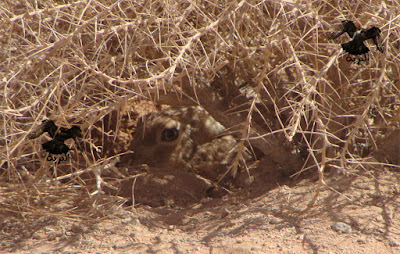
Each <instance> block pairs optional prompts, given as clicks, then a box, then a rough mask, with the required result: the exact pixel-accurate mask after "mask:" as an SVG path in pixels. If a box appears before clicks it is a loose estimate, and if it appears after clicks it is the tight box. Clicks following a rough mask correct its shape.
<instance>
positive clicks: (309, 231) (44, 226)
mask: <svg viewBox="0 0 400 254" xmlns="http://www.w3.org/2000/svg"><path fill="white" fill-rule="evenodd" d="M148 175H152V176H153V177H152V179H157V177H156V176H157V171H150V172H149V173H148ZM165 175H166V176H167V177H164V179H166V180H165V182H164V184H163V187H162V188H157V187H156V186H150V187H151V188H147V193H146V194H145V195H141V193H142V192H143V191H142V189H141V188H140V187H139V186H140V184H139V182H141V181H140V178H138V181H137V184H139V185H137V186H136V187H138V189H135V190H136V191H135V196H136V201H137V202H138V200H139V201H141V202H143V203H146V200H147V202H148V203H149V204H150V205H145V204H138V205H136V206H135V208H134V209H133V208H132V206H127V205H123V206H121V207H119V208H118V209H115V210H114V211H113V212H112V213H111V214H109V215H108V216H106V217H104V218H102V219H96V220H90V219H79V218H76V219H71V218H69V219H66V218H60V217H56V216H52V215H51V214H49V215H43V216H37V217H36V219H35V220H30V221H29V223H28V222H27V221H25V222H24V221H23V220H16V219H13V218H12V217H9V218H2V222H1V228H2V233H1V251H2V252H18V253H48V252H59V253H400V247H399V246H400V220H399V213H398V211H399V208H400V206H399V201H400V198H399V184H398V183H399V174H398V173H394V172H390V171H387V170H376V171H375V173H374V174H373V175H372V173H371V172H366V171H361V172H357V173H354V174H350V175H348V176H343V175H336V176H329V177H328V180H327V186H324V187H322V189H321V193H320V195H319V197H318V199H317V202H316V204H315V206H314V207H313V208H312V209H310V210H309V211H308V212H306V213H302V211H304V209H305V208H306V207H307V205H308V204H309V202H311V200H312V198H313V197H314V195H315V189H316V182H315V181H314V180H311V179H310V177H305V178H304V179H293V180H290V181H286V182H281V183H278V182H275V187H273V188H271V186H268V185H263V184H262V182H263V181H266V179H262V177H259V180H258V181H257V180H256V181H254V183H253V184H251V185H250V186H248V187H246V188H242V189H238V190H236V191H235V192H233V193H231V194H228V195H225V196H223V197H221V198H210V197H205V196H203V197H200V198H199V197H196V196H195V195H193V194H190V195H189V196H191V197H192V198H191V199H189V198H188V197H187V195H188V194H187V193H190V192H192V193H196V191H194V190H196V188H194V187H195V186H196V184H195V183H194V182H190V181H189V182H190V184H187V182H188V181H178V180H176V178H178V177H179V176H180V177H181V178H182V177H183V179H184V177H185V176H184V175H183V176H182V175H180V174H176V175H173V173H171V172H170V173H168V172H167V173H165ZM168 176H170V177H168ZM172 176H173V177H172ZM186 177H188V176H186ZM143 179H146V177H144V178H143ZM168 179H169V180H168ZM142 182H146V181H145V180H143V181H142ZM142 184H143V183H142ZM149 184H150V183H149ZM143 185H144V186H145V184H143ZM147 187H149V185H148V186H147ZM163 194H164V195H163ZM197 194H198V193H197ZM151 197H153V199H151ZM151 200H152V201H153V203H152V202H151ZM338 222H342V223H344V224H339V230H338V229H336V228H335V225H336V224H335V223H338ZM340 226H341V227H340ZM334 229H335V230H334Z"/></svg>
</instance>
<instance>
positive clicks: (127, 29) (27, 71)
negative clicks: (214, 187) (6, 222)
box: [0, 0, 400, 217]
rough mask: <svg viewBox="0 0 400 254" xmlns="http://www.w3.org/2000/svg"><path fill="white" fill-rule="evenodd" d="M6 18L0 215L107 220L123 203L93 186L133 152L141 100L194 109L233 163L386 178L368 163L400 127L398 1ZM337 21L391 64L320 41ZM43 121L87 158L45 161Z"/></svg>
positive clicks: (141, 4)
mask: <svg viewBox="0 0 400 254" xmlns="http://www.w3.org/2000/svg"><path fill="white" fill-rule="evenodd" d="M0 14H1V16H0V24H1V25H0V32H1V37H0V43H1V47H0V59H1V61H0V66H1V68H0V78H1V79H0V82H1V83H0V86H1V91H2V92H1V95H0V96H1V100H0V102H1V105H0V106H1V112H0V113H1V119H2V127H3V128H1V129H2V130H1V136H0V138H1V139H0V145H1V146H0V172H1V174H2V191H1V202H0V210H1V211H2V212H4V213H6V212H13V213H16V214H24V215H26V214H28V215H33V216H36V215H42V214H43V213H44V212H46V213H47V212H51V213H54V214H58V213H57V211H62V212H60V216H65V217H75V216H78V217H79V216H88V217H97V216H103V215H104V214H105V213H106V211H108V210H110V207H112V206H113V205H110V204H111V203H112V204H115V200H113V201H110V200H109V199H111V197H99V196H98V195H94V194H96V190H97V188H96V185H95V182H96V181H94V180H95V177H96V176H97V177H98V176H100V174H103V173H104V171H105V167H107V164H108V163H109V162H110V161H111V160H112V159H113V158H114V157H112V156H115V155H117V154H118V153H121V152H125V150H124V148H125V147H126V143H127V142H128V140H129V136H127V137H122V138H121V137H120V135H122V132H121V130H122V129H123V130H127V129H129V128H128V127H127V126H124V125H123V123H124V119H125V120H126V118H129V117H131V116H132V117H133V115H132V114H131V110H132V109H133V110H135V105H137V104H138V103H139V102H141V101H146V100H148V101H155V102H157V103H162V104H168V105H194V104H200V105H202V106H203V107H204V108H206V109H207V110H208V111H209V112H210V114H212V115H213V116H214V118H216V119H217V120H218V121H220V122H221V123H223V124H224V125H225V126H226V127H229V128H230V130H231V131H232V132H234V133H235V135H236V136H237V138H238V140H240V142H239V145H238V150H240V149H243V147H244V146H245V145H249V144H250V145H251V146H252V147H253V148H254V149H257V150H258V151H259V152H261V153H262V154H264V155H265V156H269V158H270V159H271V160H274V161H275V162H277V163H278V164H280V165H283V166H284V167H287V168H291V169H292V170H295V171H296V172H304V171H305V170H313V171H317V172H319V178H320V181H319V184H320V185H321V184H323V175H324V174H323V173H324V170H326V169H327V168H336V169H340V170H342V171H343V172H351V170H353V169H355V168H359V167H366V165H368V166H369V167H368V168H369V170H371V166H370V165H371V163H375V165H380V164H385V165H388V163H389V165H390V162H391V161H390V158H387V157H385V156H383V160H381V161H375V162H374V161H372V162H371V160H368V158H370V157H371V155H372V154H373V152H374V151H376V150H378V149H377V148H378V146H379V140H381V139H382V138H384V137H385V136H386V135H387V134H388V133H391V131H392V130H394V129H396V128H398V126H399V124H398V122H399V119H400V114H399V106H400V98H399V97H400V92H399V89H400V81H399V76H400V70H399V62H400V61H399V60H400V59H399V50H400V29H399V28H400V27H399V14H400V8H399V6H398V4H397V2H396V1H387V2H386V3H385V2H381V1H369V2H360V1H355V2H354V1H350V2H349V3H343V2H340V6H339V5H338V3H337V2H335V1H334V2H332V1H301V2H295V1H282V2H276V1H201V2H186V1H130V0H120V1H114V0H113V1H106V0H105V1H95V0H93V1H75V2H72V1H62V0H47V1H40V3H39V2H28V1H10V0H5V1H3V3H2V6H0ZM343 19H351V20H354V21H355V22H356V23H359V24H361V25H362V26H368V25H376V26H378V27H380V29H381V30H382V34H383V38H384V47H385V50H384V54H381V53H380V52H378V51H377V50H376V49H375V47H374V46H372V45H371V44H370V48H371V52H370V54H369V58H370V60H369V62H366V63H363V64H361V65H356V64H351V63H348V62H346V60H345V58H346V54H345V53H344V52H342V51H341V50H340V46H339V44H338V43H335V42H331V41H327V40H326V39H325V34H326V33H327V32H328V31H330V30H331V29H332V27H333V24H334V23H339V22H340V20H343ZM343 40H345V39H343ZM244 91H247V95H248V96H247V97H246V96H245V95H244ZM47 118H50V119H52V120H54V121H55V122H57V123H58V124H59V125H62V126H68V127H70V126H72V125H74V124H79V125H80V126H81V127H82V129H83V130H84V133H85V137H86V139H85V142H86V144H87V153H80V152H77V151H75V153H73V156H72V158H73V159H72V161H70V162H69V163H65V164H63V165H58V166H54V165H52V164H51V163H49V162H46V161H45V158H46V155H45V154H44V152H43V151H42V150H41V148H40V144H41V143H40V142H39V141H37V140H34V141H32V140H28V139H27V135H28V133H29V132H30V131H32V129H33V128H34V126H36V125H37V124H38V123H39V122H40V121H41V120H43V119H47ZM383 146H384V144H383ZM388 159H389V160H388ZM239 160H240V158H237V159H236V160H235V161H236V162H237V161H239ZM366 161H368V163H366ZM392 161H393V160H392ZM373 166H374V165H373ZM373 166H372V168H373ZM391 166H393V167H396V168H398V167H397V166H395V165H391ZM233 167H235V164H234V165H233ZM55 172H58V173H57V176H59V175H63V174H71V173H72V172H75V173H74V174H71V175H69V176H70V177H64V178H63V181H61V182H57V181H53V180H51V179H53V174H54V173H55ZM103 179H106V178H104V177H103ZM105 181H106V180H105ZM106 182H107V181H106ZM316 189H318V188H316ZM60 198H63V201H62V202H61V201H60V200H59V199H60ZM104 199H106V200H104ZM77 200H80V201H79V202H78V201H77ZM60 202H61V203H60ZM109 202H110V203H109ZM117 203H118V202H117ZM88 204H89V205H88ZM107 204H108V205H107ZM103 206H104V207H103ZM83 207H86V208H85V209H84V208H83Z"/></svg>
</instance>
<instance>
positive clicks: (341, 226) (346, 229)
mask: <svg viewBox="0 0 400 254" xmlns="http://www.w3.org/2000/svg"><path fill="white" fill-rule="evenodd" d="M331 229H332V230H333V231H336V232H338V233H339V234H342V233H345V234H349V233H351V227H350V226H349V225H348V224H346V223H344V222H334V223H332V225H331Z"/></svg>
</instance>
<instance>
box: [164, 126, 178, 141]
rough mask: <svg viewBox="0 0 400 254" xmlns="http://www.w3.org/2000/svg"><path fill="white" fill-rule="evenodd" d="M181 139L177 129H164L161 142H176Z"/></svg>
mask: <svg viewBox="0 0 400 254" xmlns="http://www.w3.org/2000/svg"><path fill="white" fill-rule="evenodd" d="M178 137H179V131H178V129H176V128H169V129H168V128H167V129H164V130H163V132H162V133H161V140H163V141H174V140H175V139H177V138H178Z"/></svg>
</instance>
